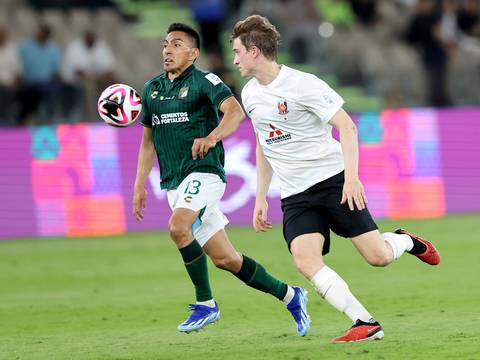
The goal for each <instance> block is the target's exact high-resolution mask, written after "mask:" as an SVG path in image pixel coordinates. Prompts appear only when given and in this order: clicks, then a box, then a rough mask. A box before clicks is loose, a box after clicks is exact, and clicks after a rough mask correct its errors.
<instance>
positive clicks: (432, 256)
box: [395, 229, 440, 265]
mask: <svg viewBox="0 0 480 360" xmlns="http://www.w3.org/2000/svg"><path fill="white" fill-rule="evenodd" d="M395 234H404V235H408V236H410V237H411V238H412V239H413V240H414V241H415V240H417V241H419V242H421V243H422V244H423V245H425V246H426V248H427V250H425V251H424V252H423V253H421V254H412V255H414V256H416V257H418V258H419V259H420V260H422V261H423V262H426V263H427V264H429V265H438V264H439V263H440V253H439V252H438V250H437V249H436V248H435V246H433V244H432V243H431V242H430V241H427V240H425V239H422V238H421V237H420V236H417V235H414V234H412V233H410V232H408V231H407V230H404V229H397V230H395Z"/></svg>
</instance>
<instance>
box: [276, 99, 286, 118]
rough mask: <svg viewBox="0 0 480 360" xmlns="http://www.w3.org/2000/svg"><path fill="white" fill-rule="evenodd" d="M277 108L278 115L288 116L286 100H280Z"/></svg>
mask: <svg viewBox="0 0 480 360" xmlns="http://www.w3.org/2000/svg"><path fill="white" fill-rule="evenodd" d="M277 108H278V113H279V114H280V115H287V114H288V105H287V100H285V99H281V100H280V101H279V102H278V104H277Z"/></svg>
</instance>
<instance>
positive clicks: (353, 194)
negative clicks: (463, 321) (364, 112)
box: [232, 15, 440, 343]
mask: <svg viewBox="0 0 480 360" xmlns="http://www.w3.org/2000/svg"><path fill="white" fill-rule="evenodd" d="M279 39H280V35H279V33H278V31H277V30H276V28H275V27H274V26H273V25H272V24H271V23H270V22H269V21H268V19H266V18H265V17H262V16H259V15H252V16H249V17H248V18H246V19H245V20H243V21H239V22H238V23H237V24H236V25H235V27H234V29H233V31H232V44H233V51H234V53H235V58H234V64H235V65H236V66H237V67H238V70H239V71H240V74H241V75H242V76H244V77H246V76H248V77H252V79H250V81H249V82H248V83H247V84H246V85H245V87H244V88H243V90H242V102H243V106H244V108H245V110H246V111H247V113H248V115H249V116H250V118H251V120H252V124H253V127H254V129H255V134H256V137H257V149H256V161H257V192H256V203H255V209H254V212H253V226H254V228H255V230H256V231H267V230H268V229H270V228H271V227H272V225H271V223H270V222H269V221H268V216H267V210H268V204H267V200H266V195H267V191H268V188H269V185H270V181H271V178H272V174H273V173H275V174H276V175H277V176H278V177H279V179H280V190H281V198H282V211H283V234H284V237H285V240H286V242H287V244H288V248H289V250H290V252H291V253H292V256H293V260H294V263H295V265H296V267H297V268H298V270H299V271H300V272H301V273H302V274H303V275H304V276H305V277H306V278H307V279H308V280H309V281H310V282H311V283H312V285H313V287H314V288H315V289H316V290H317V292H318V293H319V294H320V296H321V297H323V298H324V299H325V300H326V301H328V302H329V303H330V304H331V305H332V306H333V307H335V308H336V309H337V310H339V311H340V312H342V313H345V315H347V316H348V317H349V318H350V319H351V320H352V322H353V326H352V327H351V328H350V329H349V330H348V331H347V332H346V333H345V334H344V335H343V336H340V337H338V338H336V339H334V340H333V342H335V343H339V342H351V341H361V340H377V339H382V338H383V336H384V332H383V328H382V327H381V325H380V324H379V323H378V322H377V321H376V320H375V319H374V318H373V317H372V315H371V314H370V313H369V312H368V310H367V309H366V308H365V307H364V306H363V305H362V304H361V303H360V302H359V301H358V300H357V298H356V297H355V296H354V295H353V294H352V293H351V291H350V289H349V287H348V285H347V284H346V282H345V281H344V280H343V279H342V278H341V277H340V276H339V275H338V274H337V273H336V272H335V271H334V270H332V269H331V268H330V267H328V266H327V265H325V262H324V258H323V255H325V254H327V253H328V251H329V245H330V230H332V231H333V232H334V233H336V234H338V235H340V236H342V237H346V238H350V239H351V241H352V243H353V244H354V245H355V247H356V248H357V250H358V251H359V252H360V254H361V255H362V256H363V257H364V258H365V260H366V261H367V262H368V263H369V264H371V265H373V266H386V265H388V264H390V263H391V262H393V261H394V260H395V259H398V258H399V257H400V256H401V255H402V254H403V253H404V252H408V253H410V254H412V255H415V256H416V257H418V258H419V259H420V260H422V261H424V262H426V263H428V264H430V265H437V264H438V263H439V262H440V254H439V253H438V251H437V250H436V249H435V247H434V246H433V245H432V244H431V243H430V242H428V241H426V240H425V239H422V238H420V237H418V236H416V235H413V234H411V233H409V232H407V231H406V230H403V229H397V230H395V231H394V232H385V233H380V232H379V231H378V228H377V225H376V224H375V222H374V220H373V219H372V217H371V215H370V213H369V211H368V209H367V207H366V204H367V197H366V195H365V191H364V188H363V185H362V183H361V181H360V179H359V177H358V139H357V129H356V126H355V124H354V123H353V121H352V120H351V118H350V117H349V115H348V114H347V113H346V112H345V111H344V110H343V109H342V105H343V102H344V101H343V99H342V98H341V96H340V95H339V94H337V93H336V92H335V91H334V90H333V89H331V88H330V87H329V86H328V85H327V84H326V83H325V82H323V81H322V80H320V79H319V78H318V77H316V76H315V75H312V74H309V73H305V72H302V71H298V70H295V69H292V68H289V67H287V66H285V65H281V64H278V63H277V62H276V54H277V47H278V42H279ZM332 127H335V128H336V129H337V130H338V131H339V133H340V142H338V141H337V140H335V139H334V138H333V137H332V134H331V131H332Z"/></svg>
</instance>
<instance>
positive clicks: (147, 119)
mask: <svg viewBox="0 0 480 360" xmlns="http://www.w3.org/2000/svg"><path fill="white" fill-rule="evenodd" d="M149 87H150V86H149V83H148V82H147V83H146V84H145V85H144V87H143V94H142V126H145V127H148V128H151V127H152V115H151V114H150V111H149V109H148V101H147V99H148V96H149Z"/></svg>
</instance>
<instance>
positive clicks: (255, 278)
mask: <svg viewBox="0 0 480 360" xmlns="http://www.w3.org/2000/svg"><path fill="white" fill-rule="evenodd" d="M235 276H236V277H237V278H239V279H240V280H242V281H243V282H244V283H245V284H246V285H248V286H250V287H252V288H254V289H256V290H259V291H263V292H265V293H268V294H271V295H273V296H275V297H276V298H277V299H279V300H283V298H284V297H285V295H286V294H287V284H285V283H284V282H282V281H280V280H278V279H277V278H275V277H273V276H272V275H270V274H269V273H268V272H267V271H266V270H265V268H264V267H263V266H262V265H261V264H259V263H257V262H256V261H255V260H253V259H251V258H249V257H248V256H245V255H243V262H242V267H241V268H240V271H239V272H238V273H237V274H235Z"/></svg>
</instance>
